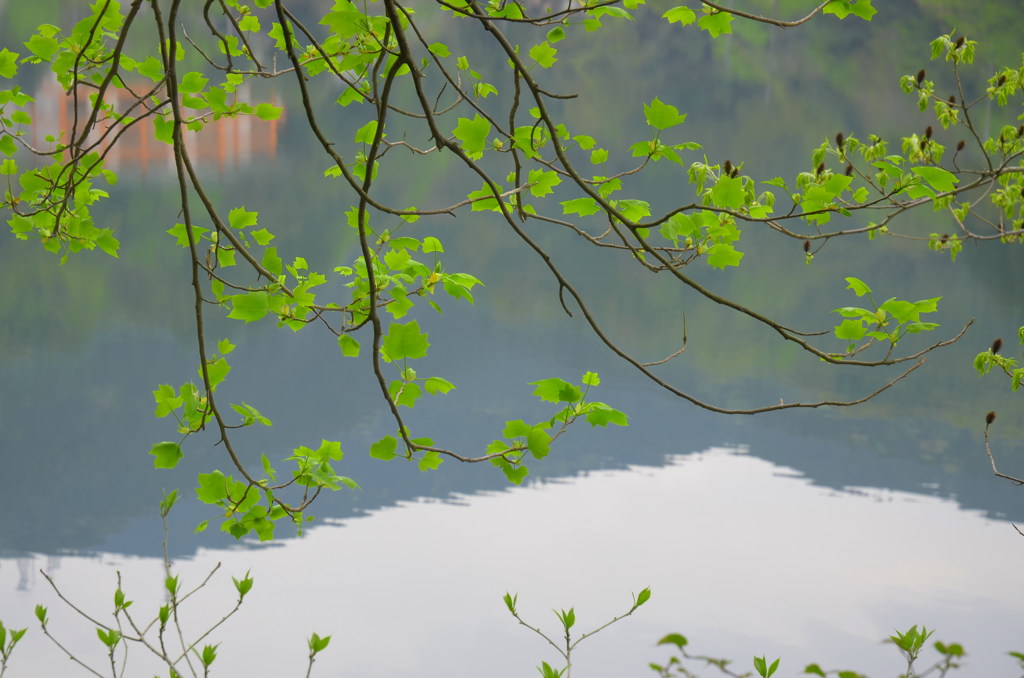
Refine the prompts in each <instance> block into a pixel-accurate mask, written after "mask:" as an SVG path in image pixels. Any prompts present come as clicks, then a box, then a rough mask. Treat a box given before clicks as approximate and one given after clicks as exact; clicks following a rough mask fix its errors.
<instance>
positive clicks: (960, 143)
mask: <svg viewBox="0 0 1024 678" xmlns="http://www.w3.org/2000/svg"><path fill="white" fill-rule="evenodd" d="M966 145H967V143H966V142H965V141H964V140H963V139H961V140H960V141H958V142H956V150H958V151H962V150H964V146H966Z"/></svg>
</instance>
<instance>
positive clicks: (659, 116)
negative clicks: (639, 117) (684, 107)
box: [644, 97, 686, 129]
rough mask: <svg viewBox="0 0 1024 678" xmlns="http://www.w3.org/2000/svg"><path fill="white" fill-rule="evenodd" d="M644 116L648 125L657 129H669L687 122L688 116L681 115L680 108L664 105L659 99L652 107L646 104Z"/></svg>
mask: <svg viewBox="0 0 1024 678" xmlns="http://www.w3.org/2000/svg"><path fill="white" fill-rule="evenodd" d="M644 116H645V117H646V118H647V124H648V125H650V126H651V127H653V128H655V129H668V128H669V127H674V126H676V125H678V124H680V123H681V122H683V121H684V120H686V115H685V114H680V113H679V109H678V108H676V107H675V106H672V105H670V104H664V103H662V102H661V100H660V99H658V98H657V97H655V98H654V101H652V102H651V104H650V106H648V105H647V104H644Z"/></svg>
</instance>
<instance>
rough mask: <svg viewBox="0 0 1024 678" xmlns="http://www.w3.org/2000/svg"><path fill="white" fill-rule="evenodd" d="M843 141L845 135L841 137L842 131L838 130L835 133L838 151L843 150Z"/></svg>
mask: <svg viewBox="0 0 1024 678" xmlns="http://www.w3.org/2000/svg"><path fill="white" fill-rule="evenodd" d="M845 141H846V139H845V137H843V133H842V132H839V133H837V134H836V146H837V147H838V148H839V150H840V151H841V150H843V143H844V142H845Z"/></svg>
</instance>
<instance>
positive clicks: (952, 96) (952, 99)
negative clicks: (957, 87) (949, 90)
mask: <svg viewBox="0 0 1024 678" xmlns="http://www.w3.org/2000/svg"><path fill="white" fill-rule="evenodd" d="M949 103H950V104H951V105H953V106H956V95H955V94H950V95H949Z"/></svg>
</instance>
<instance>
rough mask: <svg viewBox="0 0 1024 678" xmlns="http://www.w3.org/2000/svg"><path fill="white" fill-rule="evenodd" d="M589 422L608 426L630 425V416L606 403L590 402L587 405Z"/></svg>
mask: <svg viewBox="0 0 1024 678" xmlns="http://www.w3.org/2000/svg"><path fill="white" fill-rule="evenodd" d="M587 423H588V424H590V425H591V426H601V427H606V426H608V424H615V425H616V426H629V418H628V417H626V415H625V414H624V413H623V412H620V411H619V410H617V409H615V408H614V407H609V406H608V405H605V404H604V403H590V405H589V406H588V407H587Z"/></svg>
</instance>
